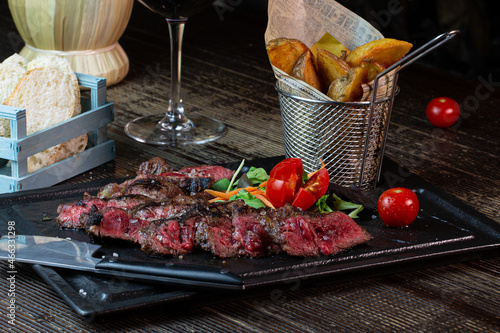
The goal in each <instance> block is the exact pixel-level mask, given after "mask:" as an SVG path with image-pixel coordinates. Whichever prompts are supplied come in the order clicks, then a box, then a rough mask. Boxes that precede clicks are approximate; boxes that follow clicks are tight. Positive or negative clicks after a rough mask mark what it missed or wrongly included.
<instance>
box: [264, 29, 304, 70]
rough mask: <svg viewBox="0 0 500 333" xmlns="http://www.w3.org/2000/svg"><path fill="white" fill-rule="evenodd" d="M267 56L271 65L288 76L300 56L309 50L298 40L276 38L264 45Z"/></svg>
mask: <svg viewBox="0 0 500 333" xmlns="http://www.w3.org/2000/svg"><path fill="white" fill-rule="evenodd" d="M266 50H267V55H268V57H269V61H270V62H271V64H272V65H273V66H275V67H277V68H279V69H281V70H282V71H284V72H285V73H287V74H288V75H292V72H293V68H294V67H295V64H296V63H297V61H298V60H299V58H300V56H301V55H302V54H304V52H306V51H308V50H309V48H308V47H307V46H306V45H305V44H304V43H302V42H301V41H300V40H298V39H289V38H285V37H281V38H276V39H273V40H271V41H269V43H267V45H266Z"/></svg>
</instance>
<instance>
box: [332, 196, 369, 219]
mask: <svg viewBox="0 0 500 333" xmlns="http://www.w3.org/2000/svg"><path fill="white" fill-rule="evenodd" d="M332 198H333V199H334V201H333V207H332V208H333V210H351V209H353V211H352V212H350V213H349V216H350V217H351V218H353V219H355V218H357V217H358V215H357V214H358V213H359V212H361V211H362V210H363V208H364V207H363V205H360V204H355V203H353V202H348V201H345V200H342V199H341V198H339V197H338V196H336V195H335V194H332Z"/></svg>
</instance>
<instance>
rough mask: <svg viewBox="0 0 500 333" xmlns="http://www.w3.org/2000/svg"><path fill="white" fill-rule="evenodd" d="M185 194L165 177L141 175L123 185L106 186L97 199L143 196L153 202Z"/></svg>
mask: <svg viewBox="0 0 500 333" xmlns="http://www.w3.org/2000/svg"><path fill="white" fill-rule="evenodd" d="M183 194H184V191H182V190H181V189H180V188H179V187H178V186H176V185H175V184H173V183H171V182H169V181H168V180H167V179H165V178H164V177H160V176H156V175H149V174H140V175H138V176H137V177H135V178H133V179H129V180H126V181H124V182H123V183H121V184H116V183H112V184H108V185H106V186H104V187H103V188H102V189H101V190H100V191H99V193H98V194H97V197H98V198H116V197H121V196H130V195H142V196H145V197H148V198H151V199H153V200H164V199H168V198H173V197H175V196H177V195H183Z"/></svg>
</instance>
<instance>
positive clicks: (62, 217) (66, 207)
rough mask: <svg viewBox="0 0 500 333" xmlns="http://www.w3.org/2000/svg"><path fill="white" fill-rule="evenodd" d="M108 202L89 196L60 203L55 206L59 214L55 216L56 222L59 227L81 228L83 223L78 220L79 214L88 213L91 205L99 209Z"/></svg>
mask: <svg viewBox="0 0 500 333" xmlns="http://www.w3.org/2000/svg"><path fill="white" fill-rule="evenodd" d="M107 204H108V201H107V200H103V199H98V198H90V199H82V200H78V201H75V202H73V203H69V204H60V205H59V206H58V207H57V213H58V214H59V216H58V217H57V218H56V221H57V224H58V225H59V227H60V228H67V229H82V228H85V225H82V224H81V222H80V216H81V215H82V214H84V213H88V212H89V211H90V209H91V208H92V207H96V209H97V210H101V209H103V208H104V207H106V206H107Z"/></svg>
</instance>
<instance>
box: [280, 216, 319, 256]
mask: <svg viewBox="0 0 500 333" xmlns="http://www.w3.org/2000/svg"><path fill="white" fill-rule="evenodd" d="M281 233H282V235H283V237H282V238H281V247H282V249H283V250H284V251H285V252H286V253H288V254H289V255H291V256H298V257H317V256H319V254H320V252H319V248H318V246H317V245H316V242H315V238H316V234H315V232H314V230H313V228H312V227H311V225H310V224H309V223H308V222H307V220H306V219H305V218H304V216H301V215H295V216H292V217H289V218H287V219H286V220H285V223H284V224H283V226H282V227H281Z"/></svg>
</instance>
